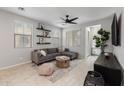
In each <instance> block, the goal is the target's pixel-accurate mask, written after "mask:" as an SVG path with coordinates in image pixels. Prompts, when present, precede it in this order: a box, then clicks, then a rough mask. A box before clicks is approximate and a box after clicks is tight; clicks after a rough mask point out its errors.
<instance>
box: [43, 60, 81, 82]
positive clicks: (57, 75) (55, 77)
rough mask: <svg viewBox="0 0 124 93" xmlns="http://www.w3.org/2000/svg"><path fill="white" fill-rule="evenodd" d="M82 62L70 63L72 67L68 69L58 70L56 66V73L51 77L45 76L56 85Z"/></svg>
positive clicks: (74, 61)
mask: <svg viewBox="0 0 124 93" xmlns="http://www.w3.org/2000/svg"><path fill="white" fill-rule="evenodd" d="M80 62H81V61H79V60H73V61H70V66H69V67H68V68H58V67H56V66H55V72H54V73H53V74H52V75H51V76H44V77H45V78H47V79H48V80H50V81H51V82H53V83H54V82H56V81H57V80H59V79H61V78H62V77H63V76H65V75H66V74H68V73H69V72H70V71H71V70H73V69H74V68H75V67H77V66H78V64H80ZM55 63H56V62H55V61H54V62H53V64H54V65H56V64H55Z"/></svg>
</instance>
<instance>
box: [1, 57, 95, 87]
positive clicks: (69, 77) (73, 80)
mask: <svg viewBox="0 0 124 93" xmlns="http://www.w3.org/2000/svg"><path fill="white" fill-rule="evenodd" d="M96 58H97V57H95V56H92V57H89V58H87V59H78V60H74V61H75V62H76V61H80V62H79V64H78V65H77V66H76V67H75V68H74V69H72V70H71V71H69V72H68V73H67V74H65V75H64V76H63V77H61V78H60V79H59V80H57V81H56V82H54V83H53V82H51V81H50V80H48V79H47V78H45V77H44V76H39V75H38V73H37V70H36V69H35V67H34V66H32V63H28V64H24V65H20V66H16V67H13V68H9V69H5V70H1V71H0V85H14V86H15V85H29V86H31V85H34V86H36V85H44V86H45V85H49V86H50V85H65V86H67V85H72V86H76V85H79V86H82V85H83V82H84V80H85V77H86V74H87V72H88V71H89V70H92V69H93V62H94V61H95V60H96Z"/></svg>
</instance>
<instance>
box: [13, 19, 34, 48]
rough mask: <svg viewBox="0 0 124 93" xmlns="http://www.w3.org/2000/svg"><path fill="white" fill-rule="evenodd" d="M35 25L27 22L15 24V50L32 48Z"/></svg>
mask: <svg viewBox="0 0 124 93" xmlns="http://www.w3.org/2000/svg"><path fill="white" fill-rule="evenodd" d="M32 30H33V25H32V24H29V23H25V22H20V21H16V22H15V35H14V38H15V48H30V47H32Z"/></svg>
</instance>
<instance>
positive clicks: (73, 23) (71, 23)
mask: <svg viewBox="0 0 124 93" xmlns="http://www.w3.org/2000/svg"><path fill="white" fill-rule="evenodd" d="M68 23H70V24H77V23H75V22H68Z"/></svg>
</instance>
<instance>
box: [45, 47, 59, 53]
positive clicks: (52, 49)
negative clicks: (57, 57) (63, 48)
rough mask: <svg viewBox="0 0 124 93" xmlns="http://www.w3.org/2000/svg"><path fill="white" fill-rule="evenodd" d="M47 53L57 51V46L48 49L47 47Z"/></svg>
mask: <svg viewBox="0 0 124 93" xmlns="http://www.w3.org/2000/svg"><path fill="white" fill-rule="evenodd" d="M47 53H48V54H52V53H58V48H50V49H47Z"/></svg>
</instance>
